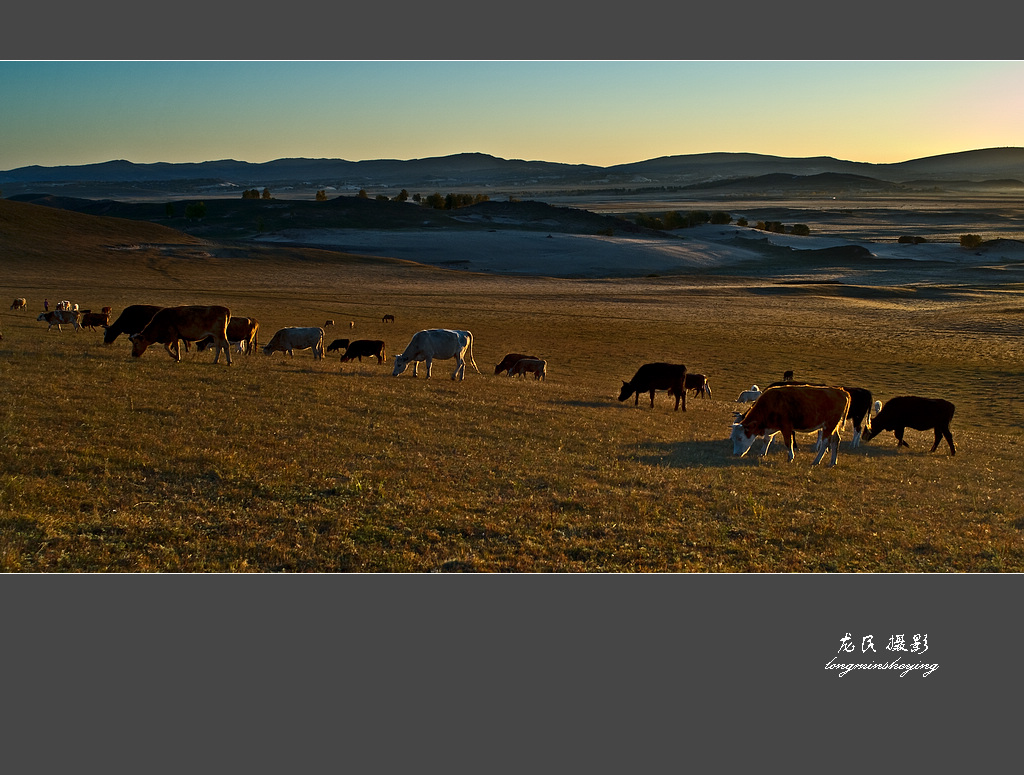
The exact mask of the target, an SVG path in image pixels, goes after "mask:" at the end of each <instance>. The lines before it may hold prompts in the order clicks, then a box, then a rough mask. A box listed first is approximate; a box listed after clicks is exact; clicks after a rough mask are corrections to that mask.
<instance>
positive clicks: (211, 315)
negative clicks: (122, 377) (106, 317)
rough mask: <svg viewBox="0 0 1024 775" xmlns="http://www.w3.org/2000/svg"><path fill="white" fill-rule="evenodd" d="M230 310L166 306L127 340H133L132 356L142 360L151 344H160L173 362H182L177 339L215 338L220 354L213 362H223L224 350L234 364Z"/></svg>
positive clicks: (227, 358)
mask: <svg viewBox="0 0 1024 775" xmlns="http://www.w3.org/2000/svg"><path fill="white" fill-rule="evenodd" d="M230 318H231V310H229V309H228V308H227V307H221V306H219V305H213V306H209V307H204V306H198V305H190V306H182V307H164V308H163V309H162V310H160V311H159V312H157V313H156V314H155V315H154V316H153V319H152V320H150V321H149V322H148V323H147V324H146V326H145V328H143V329H142V330H141V331H140V332H139V333H137V334H132V335H131V336H129V337H128V338H129V339H131V341H132V357H133V358H140V357H141V356H142V354H143V353H144V352H146V350H147V348H149V346H150V345H152V344H156V343H157V342H159V343H160V344H162V345H163V346H164V347H165V348H166V350H167V354H168V355H170V356H171V357H172V358H174V360H176V361H180V360H181V349H180V347H179V345H178V340H179V339H180V340H184V341H185V342H186V344H187V343H188V342H200V341H202V340H203V339H205V338H206V337H208V336H213V341H214V343H215V344H216V345H217V353H216V355H214V356H213V362H214V363H217V362H219V361H220V354H221V351H222V350H223V352H224V357H225V359H226V360H227V364H228V366H230V365H231V346H230V345H229V344H228V320H229V319H230Z"/></svg>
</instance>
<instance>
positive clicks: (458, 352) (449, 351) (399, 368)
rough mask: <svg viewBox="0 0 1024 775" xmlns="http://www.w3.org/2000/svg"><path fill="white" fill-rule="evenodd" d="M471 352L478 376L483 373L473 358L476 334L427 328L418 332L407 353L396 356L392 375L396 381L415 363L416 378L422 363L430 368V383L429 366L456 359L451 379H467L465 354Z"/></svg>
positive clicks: (413, 373)
mask: <svg viewBox="0 0 1024 775" xmlns="http://www.w3.org/2000/svg"><path fill="white" fill-rule="evenodd" d="M467 350H468V351H469V362H470V363H472V364H473V368H474V369H476V373H477V374H479V373H480V369H479V368H477V365H476V360H474V358H473V334H472V333H471V332H470V331H459V330H452V329H448V328H428V329H425V330H423V331H417V332H416V333H415V334H413V335H412V339H411V340H410V341H409V344H407V345H406V347H405V351H404V352H403V353H402V354H401V355H398V356H395V368H394V370H393V371H392V372H391V374H392V376H395V377H397V376H398V375H399V374H401V373H402V372H404V371H405V369H406V367H407V366H408V365H409V364H410V363H412V375H413V376H414V377H415V376H417V373H416V370H417V368H418V366H419V362H420V361H425V362H426V364H427V379H430V365H431V363H432V362H433V360H434V358H437V359H438V360H442V361H443V360H447V359H449V358H454V359H455V371H453V372H452V379H460V380H462V379H465V378H466V352H467Z"/></svg>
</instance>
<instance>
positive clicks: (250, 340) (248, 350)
mask: <svg viewBox="0 0 1024 775" xmlns="http://www.w3.org/2000/svg"><path fill="white" fill-rule="evenodd" d="M259 332H260V323H259V321H258V320H256V318H243V317H238V316H235V315H232V316H231V319H230V320H229V321H228V343H229V344H233V345H235V346H236V347H237V348H238V351H239V352H244V353H245V354H246V355H252V353H253V350H255V349H256V348H257V347H259V343H260V342H259V339H260V336H259ZM213 343H214V338H213V337H212V336H208V337H206V338H205V339H203V340H202V341H201V342H199V343H197V344H196V349H197V350H198V351H199V352H203V351H204V350H206V348H207V347H210V346H211V345H212V344H213Z"/></svg>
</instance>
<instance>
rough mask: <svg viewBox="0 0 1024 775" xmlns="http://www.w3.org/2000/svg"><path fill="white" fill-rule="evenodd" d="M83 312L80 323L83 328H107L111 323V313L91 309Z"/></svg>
mask: <svg viewBox="0 0 1024 775" xmlns="http://www.w3.org/2000/svg"><path fill="white" fill-rule="evenodd" d="M81 314H82V320H81V323H80V325H81V326H82V328H90V329H92V330H96V328H97V326H98V327H101V328H106V327H107V326H109V325H110V315H109V314H106V315H104V314H103V313H100V312H89V311H86V312H83V313H81Z"/></svg>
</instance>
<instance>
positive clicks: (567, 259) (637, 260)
mask: <svg viewBox="0 0 1024 775" xmlns="http://www.w3.org/2000/svg"><path fill="white" fill-rule="evenodd" d="M675 234H676V235H678V237H679V239H656V238H630V237H603V236H594V235H579V234H560V233H552V234H551V235H548V234H544V233H543V232H540V233H538V232H527V231H515V230H504V229H503V230H496V231H465V232H463V231H446V230H439V229H438V230H432V229H423V230H415V231H405V230H390V231H389V230H362V229H320V230H291V231H289V230H285V231H281V232H276V233H273V234H268V235H264V236H263V237H261V238H260V241H262V242H289V243H301V244H304V245H311V246H322V247H330V248H332V249H337V250H341V251H344V252H348V253H356V254H360V255H371V256H387V257H391V258H399V259H405V260H409V261H416V262H419V263H423V264H429V265H433V266H443V267H446V268H451V269H462V270H466V271H472V272H487V273H492V274H512V275H540V276H547V277H580V278H597V277H644V276H647V275H654V274H658V275H670V274H676V273H680V272H693V271H698V272H700V271H702V270H704V271H708V272H709V273H714V274H727V273H733V272H734V273H736V274H750V273H753V274H762V273H763V274H766V275H775V274H779V275H781V276H786V277H789V278H799V277H801V276H808V277H809V276H811V274H813V276H814V277H815V278H816V279H819V280H829V281H844V282H907V281H908V278H910V277H912V276H914V275H919V274H920V275H923V278H924V279H926V280H927V279H928V278H933V280H932V281H947V280H952V279H957V278H960V279H962V277H963V274H962V273H963V271H964V270H972V272H974V271H981V272H982V274H985V273H986V272H987V271H988V270H986V269H985V267H989V266H996V267H997V268H998V269H1000V270H1002V269H1005V268H1006V265H1007V264H1010V265H1011V267H1010V268H1011V269H1013V270H1017V271H1014V272H1013V274H1017V273H1018V271H1019V267H1015V266H1012V265H1013V264H1020V263H1021V262H1024V243H1010V244H1008V245H1007V246H1006V247H1004V248H1000V249H999V250H996V251H994V252H993V251H992V250H988V251H978V252H972V251H969V250H965V249H963V248H961V247H960V245H959V243H925V244H921V245H903V244H899V243H895V242H894V243H871V242H857V243H853V242H850V241H848V240H845V239H841V238H837V237H814V236H809V237H795V236H791V235H782V234H768V233H766V232H761V231H756V230H754V229H750V228H741V227H737V226H731V225H730V226H711V225H705V226H702V227H698V228H695V229H686V230H683V231H679V232H675ZM852 244H858V245H862V246H863V247H865V248H867V249H868V250H869V251H870V252H871V253H872V255H873V256H874V257H876V258H878V259H881V260H880V261H879V262H877V266H861V265H858V264H856V263H855V264H854V265H852V266H850V267H848V268H842V267H836V266H835V263H836V262H835V261H834V260H825V261H823V262H822V264H823V265H822V267H821V268H820V269H817V268H815V267H814V266H811V267H805V268H802V269H795V268H793V267H786V268H783V267H778V269H779V271H778V272H775V271H773V265H778V263H779V262H778V260H777V259H776V260H772V259H769V258H766V257H765V252H764V248H765V246H766V245H777V246H785V247H791V248H793V249H794V250H795V251H796V252H797V254H799V255H808V256H810V255H811V254H803V251H813V250H820V249H825V248H834V247H840V246H846V245H852ZM812 263H813V262H812ZM992 271H996V270H995V269H993V270H992ZM1003 279H1004V280H1009V279H1010V278H1003ZM1014 279H1021V278H1014Z"/></svg>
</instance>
